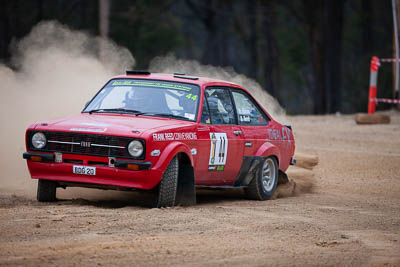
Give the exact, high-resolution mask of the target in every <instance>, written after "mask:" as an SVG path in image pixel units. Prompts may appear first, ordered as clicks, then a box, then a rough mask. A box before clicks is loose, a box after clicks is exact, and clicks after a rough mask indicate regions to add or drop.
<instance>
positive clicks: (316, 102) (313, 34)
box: [303, 0, 327, 114]
mask: <svg viewBox="0 0 400 267" xmlns="http://www.w3.org/2000/svg"><path fill="white" fill-rule="evenodd" d="M303 3H304V8H305V10H304V11H305V16H304V17H305V18H306V24H307V26H308V34H309V39H310V45H311V62H312V70H313V78H314V81H313V89H312V91H313V113H314V114H323V113H326V112H327V109H326V89H325V84H326V83H325V64H324V46H323V33H322V30H323V27H322V25H323V11H324V9H323V2H322V1H320V0H312V1H311V0H304V2H303Z"/></svg>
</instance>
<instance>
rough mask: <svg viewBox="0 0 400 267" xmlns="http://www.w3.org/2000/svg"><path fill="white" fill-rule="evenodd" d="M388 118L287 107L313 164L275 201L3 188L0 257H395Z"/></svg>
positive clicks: (354, 261)
mask: <svg viewBox="0 0 400 267" xmlns="http://www.w3.org/2000/svg"><path fill="white" fill-rule="evenodd" d="M390 116H391V123H390V124H386V125H362V126H360V125H356V123H355V121H354V116H298V117H291V118H290V120H291V121H292V125H293V129H294V132H295V138H296V144H297V148H296V151H297V153H300V154H299V155H300V158H301V156H303V158H304V155H306V156H305V158H307V157H311V158H312V159H313V160H314V162H315V158H318V165H316V166H315V167H314V168H313V169H312V166H310V165H307V164H306V166H308V168H300V167H290V168H289V171H288V174H289V177H290V179H291V182H290V183H289V184H287V185H282V186H280V188H279V190H278V194H277V196H278V198H277V199H275V200H270V201H264V202H259V201H248V200H244V199H243V194H242V192H241V191H236V190H201V191H198V205H197V206H194V207H175V208H168V209H149V208H147V207H146V201H145V200H146V199H148V197H149V196H147V195H143V194H138V193H120V192H112V191H99V190H88V189H77V188H69V189H67V190H62V189H59V190H58V193H57V196H58V198H59V199H61V200H60V201H58V202H56V203H53V204H43V203H38V202H37V201H36V200H35V195H34V193H33V190H32V189H31V190H28V191H15V190H14V191H12V190H9V189H5V188H3V187H0V188H2V189H1V190H0V214H1V216H0V265H1V266H15V265H27V266H102V265H108V266H110V265H118V266H126V265H128V266H132V265H134V266H161V265H162V266H170V265H184V266H216V265H218V266H220V265H221V266H232V265H234V266H244V265H246V266H247V265H249V266H262V265H285V266H287V265H340V266H343V265H355V266H400V115H399V114H398V113H391V114H390ZM302 154H303V155H302ZM1 160H5V159H1ZM303 167H304V166H303ZM26 180H27V181H28V180H29V177H26ZM27 183H28V182H27Z"/></svg>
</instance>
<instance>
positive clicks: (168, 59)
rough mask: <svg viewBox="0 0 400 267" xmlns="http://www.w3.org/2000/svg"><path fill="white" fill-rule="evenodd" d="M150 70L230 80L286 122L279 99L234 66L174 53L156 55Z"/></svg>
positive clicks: (278, 119)
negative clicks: (202, 61)
mask: <svg viewBox="0 0 400 267" xmlns="http://www.w3.org/2000/svg"><path fill="white" fill-rule="evenodd" d="M150 71H152V72H162V73H175V72H178V73H185V74H188V75H194V76H199V77H209V78H215V79H220V80H224V81H229V82H232V83H236V84H238V85H241V86H243V87H244V88H246V89H247V90H249V91H250V92H251V94H252V95H253V96H254V97H255V98H256V99H257V101H258V102H259V103H260V104H261V105H262V106H263V107H264V108H265V109H266V110H267V111H268V113H269V114H270V115H271V116H272V117H273V118H274V119H275V120H277V121H279V122H286V121H287V119H286V112H285V110H284V109H283V108H282V107H281V106H280V105H279V103H278V101H277V100H276V99H275V98H273V97H272V96H270V95H269V94H268V93H267V92H266V91H265V90H264V89H263V88H262V87H261V86H260V84H258V83H257V82H256V81H254V80H252V79H250V78H248V77H246V76H244V75H242V74H237V73H236V72H235V71H234V70H233V68H232V67H226V68H222V67H216V66H211V65H201V64H200V63H199V62H197V61H194V60H183V59H177V58H176V57H175V56H173V55H167V56H164V57H156V58H154V59H153V60H152V61H151V62H150Z"/></svg>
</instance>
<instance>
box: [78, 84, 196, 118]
mask: <svg viewBox="0 0 400 267" xmlns="http://www.w3.org/2000/svg"><path fill="white" fill-rule="evenodd" d="M199 93H200V89H199V86H197V85H195V84H189V83H177V82H170V81H156V80H141V79H114V80H111V81H110V82H109V83H108V84H107V85H106V86H105V87H104V88H103V89H102V90H101V91H100V92H99V93H98V94H97V95H96V97H95V98H94V99H92V101H91V102H90V103H89V104H88V105H87V107H86V108H85V109H84V111H83V112H90V113H93V112H110V113H131V114H138V115H139V114H142V115H149V116H159V117H170V118H177V119H184V120H191V121H194V120H195V119H196V111H197V106H198V101H199Z"/></svg>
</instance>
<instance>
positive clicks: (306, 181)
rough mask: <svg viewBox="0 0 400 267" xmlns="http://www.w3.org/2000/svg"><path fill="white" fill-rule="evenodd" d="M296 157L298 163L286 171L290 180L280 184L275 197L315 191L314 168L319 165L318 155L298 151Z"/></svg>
mask: <svg viewBox="0 0 400 267" xmlns="http://www.w3.org/2000/svg"><path fill="white" fill-rule="evenodd" d="M294 157H295V158H296V160H297V162H296V164H295V165H294V166H292V167H290V168H289V169H288V170H287V172H286V173H287V175H288V178H289V181H288V182H287V183H285V184H279V185H278V187H277V189H276V192H275V194H274V196H273V199H277V198H284V197H291V196H297V195H299V194H303V193H311V192H313V190H314V188H315V184H316V179H315V175H314V171H313V168H314V167H315V166H317V165H318V157H317V156H315V155H309V154H304V153H296V154H295V155H294Z"/></svg>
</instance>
